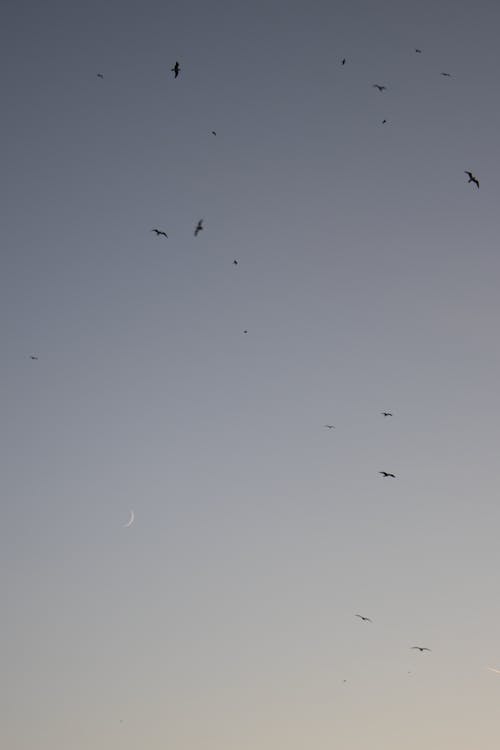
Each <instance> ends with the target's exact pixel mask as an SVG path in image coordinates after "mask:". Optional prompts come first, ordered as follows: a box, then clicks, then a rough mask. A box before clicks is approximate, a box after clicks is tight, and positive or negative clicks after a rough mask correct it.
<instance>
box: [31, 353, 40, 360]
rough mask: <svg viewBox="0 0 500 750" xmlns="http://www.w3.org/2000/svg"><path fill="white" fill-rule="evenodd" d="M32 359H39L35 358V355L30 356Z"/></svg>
mask: <svg viewBox="0 0 500 750" xmlns="http://www.w3.org/2000/svg"><path fill="white" fill-rule="evenodd" d="M30 359H35V360H36V359H38V357H35V355H34V354H30Z"/></svg>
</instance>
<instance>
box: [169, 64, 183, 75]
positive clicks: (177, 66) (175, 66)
mask: <svg viewBox="0 0 500 750" xmlns="http://www.w3.org/2000/svg"><path fill="white" fill-rule="evenodd" d="M180 69H181V66H180V65H179V63H178V62H177V61H176V62H175V65H174V67H173V68H170V71H171V72H172V73H173V74H174V78H177V76H178V75H179V71H180Z"/></svg>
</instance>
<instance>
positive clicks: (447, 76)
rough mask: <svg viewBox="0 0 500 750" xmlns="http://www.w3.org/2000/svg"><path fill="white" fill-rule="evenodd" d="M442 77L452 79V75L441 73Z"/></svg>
mask: <svg viewBox="0 0 500 750" xmlns="http://www.w3.org/2000/svg"><path fill="white" fill-rule="evenodd" d="M441 75H442V76H446V78H451V73H441Z"/></svg>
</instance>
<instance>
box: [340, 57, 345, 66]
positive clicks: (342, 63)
mask: <svg viewBox="0 0 500 750" xmlns="http://www.w3.org/2000/svg"><path fill="white" fill-rule="evenodd" d="M345 63H346V59H345V57H344V58H343V60H342V62H341V63H340V64H341V65H345Z"/></svg>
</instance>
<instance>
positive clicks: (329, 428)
mask: <svg viewBox="0 0 500 750" xmlns="http://www.w3.org/2000/svg"><path fill="white" fill-rule="evenodd" d="M324 426H325V427H326V429H327V430H334V429H335V425H333V424H325V425H324Z"/></svg>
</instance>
